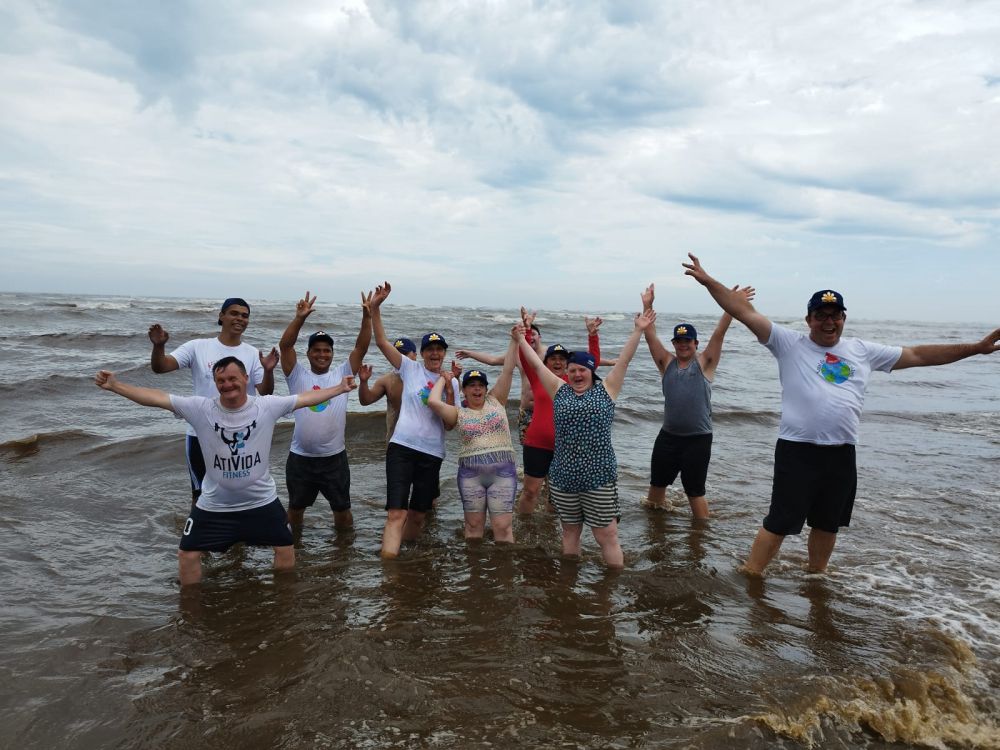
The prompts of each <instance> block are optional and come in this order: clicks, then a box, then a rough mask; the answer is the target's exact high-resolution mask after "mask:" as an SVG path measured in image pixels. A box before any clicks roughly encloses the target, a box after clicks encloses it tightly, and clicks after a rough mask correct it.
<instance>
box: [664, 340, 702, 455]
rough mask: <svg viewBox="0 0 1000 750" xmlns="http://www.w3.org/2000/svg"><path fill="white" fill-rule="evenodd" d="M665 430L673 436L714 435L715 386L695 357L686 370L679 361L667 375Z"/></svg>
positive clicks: (665, 383) (668, 369) (673, 360)
mask: <svg viewBox="0 0 1000 750" xmlns="http://www.w3.org/2000/svg"><path fill="white" fill-rule="evenodd" d="M662 385H663V431H664V432H669V433H670V434H671V435H678V436H681V437H686V436H688V435H711V434H712V383H711V382H710V381H709V379H708V378H706V377H705V373H703V372H702V371H701V363H699V362H698V358H697V357H695V358H693V359H692V360H691V363H690V364H689V365H688V366H687V367H684V368H681V367H678V366H677V358H676V357H675V358H673V359H671V360H670V364H669V365H667V369H666V370H665V371H664V373H663V383H662Z"/></svg>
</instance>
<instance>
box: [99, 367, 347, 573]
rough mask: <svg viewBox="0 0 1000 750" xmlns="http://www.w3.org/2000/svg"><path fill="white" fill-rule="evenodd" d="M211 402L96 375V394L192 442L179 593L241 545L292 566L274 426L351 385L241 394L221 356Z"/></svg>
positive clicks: (235, 372)
mask: <svg viewBox="0 0 1000 750" xmlns="http://www.w3.org/2000/svg"><path fill="white" fill-rule="evenodd" d="M212 373H213V377H214V383H215V388H216V395H215V397H214V398H206V397H204V396H175V395H173V394H170V393H167V392H166V391H161V390H159V389H157V388H142V387H139V386H135V385H129V384H127V383H123V382H121V381H120V380H118V379H117V378H116V377H115V375H114V373H112V372H109V371H108V370H101V371H100V372H98V373H97V375H96V376H95V377H94V382H95V383H96V385H97V386H98V387H99V388H103V389H104V390H106V391H111V392H112V393H117V394H118V395H119V396H124V397H125V398H127V399H129V400H130V401H134V402H135V403H137V404H139V405H140V406H152V407H157V408H160V409H166V410H167V411H171V412H173V413H174V414H175V415H176V416H178V417H179V418H182V419H184V420H186V421H187V423H188V424H190V425H191V426H192V427H193V428H194V430H195V433H196V434H197V436H198V445H199V446H200V449H201V453H202V458H203V459H204V462H205V466H206V471H205V479H204V482H203V483H202V492H201V494H200V495H199V497H198V500H197V502H196V503H195V506H194V507H193V508H192V509H191V515H190V516H188V519H187V521H186V522H185V523H184V530H183V531H182V532H181V540H180V545H179V546H180V549H179V550H178V552H177V566H178V575H179V577H180V582H181V585H182V586H187V585H189V584H192V583H198V582H199V581H200V580H201V574H202V573H201V557H202V553H204V552H225V551H226V550H227V549H229V548H230V547H231V546H232V545H233V544H236V543H237V542H244V543H246V544H249V545H253V546H260V547H272V548H273V549H274V567H275V568H276V569H277V570H289V569H291V568H293V567H294V566H295V548H294V547H293V539H292V532H291V529H290V527H289V525H288V514H287V513H285V509H284V507H282V505H281V501H279V500H278V493H277V489H276V487H275V484H274V479H273V478H272V477H271V472H270V470H269V468H268V467H269V464H270V454H271V436H272V434H273V433H274V423H275V422H276V421H277V420H278V419H279V418H280V417H283V416H285V415H286V414H289V413H290V412H292V411H294V410H296V409H302V408H304V407H307V406H315V405H316V404H320V403H322V402H324V401H326V400H327V399H331V398H335V397H337V396H339V395H340V394H342V393H347V392H348V391H351V390H353V389H354V387H355V385H354V378H352V377H350V376H347V377H344V378H343V379H342V380H341V382H340V383H338V384H337V385H335V386H333V387H331V388H323V389H320V390H318V391H308V392H306V393H301V394H299V395H297V396H270V395H269V396H250V395H247V384H248V383H249V377H248V375H247V371H246V367H245V366H244V364H243V362H242V361H241V360H239V359H237V358H236V357H223V358H222V359H220V360H219V361H218V362H216V363H215V364H214V365H213V369H212Z"/></svg>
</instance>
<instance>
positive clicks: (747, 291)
mask: <svg viewBox="0 0 1000 750" xmlns="http://www.w3.org/2000/svg"><path fill="white" fill-rule="evenodd" d="M733 291H734V292H739V293H740V294H742V295H743V296H744V297H746V301H747V302H753V298H754V297H756V296H757V290H756V289H754V288H753V287H752V286H745V287H740V285H739V284H737V285H736V286H734V287H733Z"/></svg>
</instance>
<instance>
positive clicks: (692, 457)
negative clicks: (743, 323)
mask: <svg viewBox="0 0 1000 750" xmlns="http://www.w3.org/2000/svg"><path fill="white" fill-rule="evenodd" d="M741 291H742V293H743V294H745V295H746V297H747V300H752V299H753V297H754V289H753V287H750V286H745V287H743V289H742V290H741ZM640 296H641V298H642V309H643V310H652V309H653V299H654V297H655V289H654V287H653V285H652V284H650V285H649V286H648V287H646V290H645V291H644V292H643V293H642V294H641V295H640ZM732 322H733V316H732V315H730V314H729V313H726V312H724V313H723V314H722V317H721V318H719V322H718V324H716V326H715V331H714V332H713V333H712V336H711V338H709V340H708V345H707V346H706V347H705V349H704V350H703V351H701V352H699V351H698V332H697V330H696V329H695V327H694V326H693V325H691V324H690V323H678V324H677V325H675V326H674V329H673V336H672V337H671V339H670V343H671V344H673V347H674V352H673V354H671V353H670V352H668V351H667V348H666V347H665V346H664V345H663V344H662V343H661V342H660V339H659V338H658V337H657V335H656V326H655V325H649V326H647V327H646V330H645V336H646V344H647V346H648V347H649V353H650V354H651V355H652V357H653V361H654V362H655V363H656V368H657V369H658V370H659V371H660V380H661V387H662V389H663V427H662V428H661V429H660V432H659V434H658V435H657V436H656V442H655V443H654V444H653V454H652V456H651V458H650V469H649V473H650V479H649V493H648V494H647V495H646V500H645V502H644V505H646V506H647V507H650V508H667V507H669V504H668V503H667V499H666V490H667V487H669V486H670V485H671V484H673V482H674V480H675V479H676V478H677V475H678V474H680V477H681V485H682V486H683V487H684V494H686V495H687V498H688V504H689V505H690V506H691V515H692V516H693V517H694V518H698V519H704V518H708V500H706V499H705V480H706V479H707V477H708V464H709V461H710V460H711V458H712V380H713V379H714V377H715V368H716V367H717V366H718V364H719V359H720V357H721V356H722V342H723V341H724V340H725V338H726V331H728V330H729V326H730V325H731V324H732Z"/></svg>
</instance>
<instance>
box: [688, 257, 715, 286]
mask: <svg viewBox="0 0 1000 750" xmlns="http://www.w3.org/2000/svg"><path fill="white" fill-rule="evenodd" d="M688 257H689V258H690V259H691V262H690V263H681V265H682V266H684V268H686V269H687V270H686V271H685V272H684V275H685V276H690V277H691V278H693V279H694V280H695V281H697V282H698V283H699V284H703V285H707V284H708V281H709V279H711V278H712V277H711V276H709V275H708V271H706V270H705V269H704V268H702V267H701V262H700V261H699V260H698V257H697V256H696V255H695V254H694V253H688Z"/></svg>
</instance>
